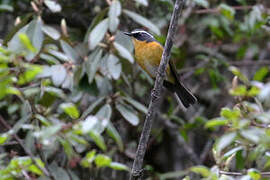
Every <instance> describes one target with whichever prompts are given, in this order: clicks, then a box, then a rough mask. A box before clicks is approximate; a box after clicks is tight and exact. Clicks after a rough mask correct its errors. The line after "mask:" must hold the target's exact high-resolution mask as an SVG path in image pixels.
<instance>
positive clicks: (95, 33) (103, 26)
mask: <svg viewBox="0 0 270 180" xmlns="http://www.w3.org/2000/svg"><path fill="white" fill-rule="evenodd" d="M108 27H109V19H107V18H106V19H104V20H103V21H101V22H100V23H99V24H98V25H96V27H95V28H94V29H93V30H92V32H91V33H90V35H89V38H88V46H89V49H90V50H93V49H94V48H95V47H96V46H97V45H98V44H99V43H100V42H101V41H102V39H103V38H104V36H105V34H106V32H107V30H108Z"/></svg>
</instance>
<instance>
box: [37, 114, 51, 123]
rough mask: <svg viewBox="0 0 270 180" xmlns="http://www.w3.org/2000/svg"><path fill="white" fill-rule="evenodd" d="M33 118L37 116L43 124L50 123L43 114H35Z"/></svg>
mask: <svg viewBox="0 0 270 180" xmlns="http://www.w3.org/2000/svg"><path fill="white" fill-rule="evenodd" d="M35 118H37V119H38V120H39V121H40V122H41V123H42V124H43V125H45V126H50V125H51V123H50V122H49V121H48V120H47V119H46V118H45V117H44V116H42V115H40V114H35Z"/></svg>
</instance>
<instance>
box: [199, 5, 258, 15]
mask: <svg viewBox="0 0 270 180" xmlns="http://www.w3.org/2000/svg"><path fill="white" fill-rule="evenodd" d="M252 7H253V6H232V8H233V9H234V10H248V9H251V8H252ZM219 12H220V8H214V9H200V10H196V11H194V13H195V14H208V13H214V14H215V13H219Z"/></svg>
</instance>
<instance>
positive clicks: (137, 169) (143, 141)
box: [130, 0, 185, 180]
mask: <svg viewBox="0 0 270 180" xmlns="http://www.w3.org/2000/svg"><path fill="white" fill-rule="evenodd" d="M184 2H185V0H176V1H175V5H174V11H173V14H172V17H171V22H170V26H169V30H168V35H167V39H166V43H165V47H164V51H163V54H162V58H161V62H160V65H159V68H158V72H157V76H156V81H155V86H154V89H153V90H152V93H151V101H150V104H149V106H148V113H147V115H146V118H145V121H144V126H143V130H142V133H141V137H140V142H139V145H138V148H137V152H136V158H135V160H134V163H133V167H132V172H131V174H130V180H133V179H142V174H143V169H142V166H143V159H144V155H145V151H146V148H147V143H148V140H149V136H150V132H151V128H152V124H153V120H154V118H155V113H156V111H157V108H158V100H159V98H160V95H161V90H162V87H163V86H162V84H163V81H164V78H165V69H166V67H167V65H168V62H169V59H170V54H171V48H172V45H173V38H174V35H175V31H176V27H177V22H178V16H179V14H180V13H181V11H182V7H183V6H184Z"/></svg>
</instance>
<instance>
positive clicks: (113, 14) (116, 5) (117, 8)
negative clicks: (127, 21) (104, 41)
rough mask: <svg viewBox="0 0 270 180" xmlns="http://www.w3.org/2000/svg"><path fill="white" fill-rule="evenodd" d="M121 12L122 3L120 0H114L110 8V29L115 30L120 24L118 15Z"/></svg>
mask: <svg viewBox="0 0 270 180" xmlns="http://www.w3.org/2000/svg"><path fill="white" fill-rule="evenodd" d="M120 14H121V3H120V2H119V1H118V0H113V1H112V4H111V6H110V10H109V29H110V31H111V32H115V31H116V29H117V27H118V25H119V19H118V16H119V15H120Z"/></svg>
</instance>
